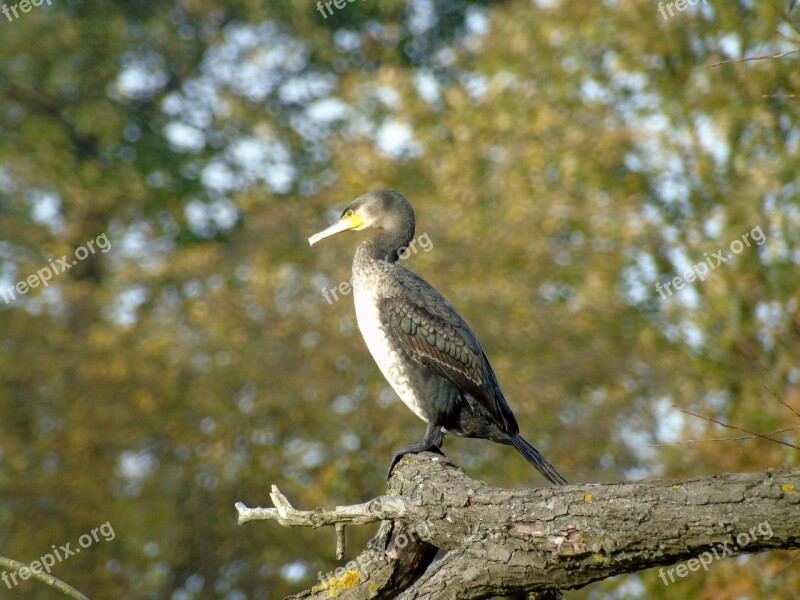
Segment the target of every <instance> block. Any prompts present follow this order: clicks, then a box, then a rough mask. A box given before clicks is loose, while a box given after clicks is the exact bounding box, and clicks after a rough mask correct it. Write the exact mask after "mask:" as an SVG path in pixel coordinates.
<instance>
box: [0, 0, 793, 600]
mask: <svg viewBox="0 0 800 600" xmlns="http://www.w3.org/2000/svg"><path fill="white" fill-rule="evenodd" d="M776 30H777V31H778V33H776ZM0 40H2V41H1V42H0V289H7V288H9V287H10V286H13V285H14V284H16V282H17V281H20V280H24V279H27V278H28V277H29V276H30V275H31V274H34V273H36V272H37V271H38V270H39V269H41V268H42V267H43V266H46V265H47V264H48V259H50V258H53V259H54V260H55V259H57V258H58V257H61V256H62V255H68V256H70V257H71V256H73V255H74V253H75V251H76V249H77V248H79V247H81V246H84V245H85V244H86V243H87V242H88V241H89V240H94V239H96V238H97V237H98V236H100V235H102V234H106V235H107V238H108V240H109V241H110V243H111V248H110V250H109V251H108V252H96V253H94V254H90V255H89V256H88V258H87V259H86V260H84V261H79V262H78V263H77V264H76V265H75V266H74V267H73V268H70V269H69V270H68V271H66V272H64V273H63V274H60V275H57V276H55V277H54V278H53V280H52V281H51V282H50V284H49V285H48V286H47V287H46V288H43V287H42V286H39V287H38V288H36V289H32V290H30V291H29V292H28V293H27V294H26V295H24V296H18V297H17V298H16V299H14V300H12V301H11V302H8V303H6V302H5V301H2V299H1V297H0V555H4V556H9V557H11V558H14V559H17V560H22V561H25V562H30V561H32V560H35V559H37V558H38V557H39V556H41V555H42V554H45V553H46V552H49V551H50V549H51V545H56V546H58V545H62V544H65V543H67V542H72V545H73V546H75V545H76V543H77V540H78V539H79V537H80V536H81V535H82V534H84V533H87V532H89V531H91V529H93V528H96V527H99V526H100V525H102V524H103V523H105V522H109V523H110V524H111V525H112V526H113V528H114V532H115V537H114V539H113V540H111V541H107V542H106V541H103V540H102V538H101V541H98V542H97V543H95V544H94V545H92V546H91V547H90V548H87V549H85V550H84V551H83V552H82V553H81V554H79V555H76V556H73V557H70V558H68V559H67V560H66V561H64V562H62V563H59V564H58V565H56V567H55V569H54V574H55V575H57V576H59V577H61V578H63V579H64V580H66V581H67V582H69V583H70V584H72V585H74V586H75V587H77V588H78V589H81V590H83V591H84V592H86V593H87V594H88V595H90V596H91V597H93V598H94V597H96V598H131V599H133V598H135V599H146V598H154V599H155V598H169V599H174V600H185V599H190V598H226V599H229V600H238V599H242V598H279V597H282V596H283V595H285V594H287V593H290V592H292V591H297V590H299V589H301V588H302V587H303V586H308V585H312V584H313V583H314V581H315V579H316V573H317V572H318V571H323V572H326V571H329V570H332V569H334V568H335V567H336V566H337V564H339V563H337V562H336V561H335V560H334V550H333V545H334V542H333V533H332V532H330V531H300V530H287V529H284V528H281V527H279V526H277V525H275V524H268V523H264V524H255V525H249V526H247V527H245V528H238V527H237V526H236V524H235V513H234V509H233V504H234V502H235V501H237V500H241V501H244V502H246V503H248V504H250V505H259V504H260V505H266V504H267V503H268V501H269V499H268V489H269V485H270V484H271V483H280V485H281V488H282V489H283V490H284V491H285V492H286V493H287V494H288V496H289V497H290V498H291V499H292V501H293V502H294V503H295V504H296V505H297V506H300V507H309V506H316V505H326V506H332V505H334V504H337V503H354V502H360V501H363V500H365V499H368V498H370V497H373V496H375V495H378V494H380V493H382V491H383V490H384V481H383V475H384V472H385V468H386V466H387V465H388V462H389V460H390V457H391V455H392V453H393V451H394V450H396V449H398V448H399V447H401V446H403V445H406V444H408V443H410V442H412V441H416V440H418V439H419V438H420V437H421V435H422V432H423V431H424V428H423V424H422V423H421V422H419V421H418V420H417V419H416V417H414V415H413V414H411V413H410V412H409V411H408V410H406V409H405V407H403V406H402V404H401V403H400V402H399V401H398V400H397V399H396V398H395V397H394V394H393V393H392V392H391V390H390V389H389V388H388V386H387V384H386V382H385V381H384V380H383V379H382V377H381V376H380V373H379V372H378V370H377V368H376V367H375V366H374V364H373V362H372V360H371V359H370V357H369V355H368V353H367V350H366V348H365V346H364V344H363V342H362V340H361V337H360V335H359V333H358V331H357V328H356V325H355V319H354V314H353V308H352V303H351V301H350V299H349V297H345V298H344V299H343V301H339V302H334V303H332V304H329V303H327V302H326V301H325V300H324V299H323V296H322V293H321V290H322V289H325V288H331V287H333V286H335V285H338V282H340V281H344V280H347V279H348V278H349V276H350V275H349V265H350V256H351V255H352V252H353V250H354V247H355V245H356V243H357V239H356V238H358V239H362V236H360V235H355V234H353V235H351V236H350V237H347V236H340V237H338V238H336V239H334V240H328V241H326V243H325V244H324V245H321V246H320V247H318V248H317V247H315V248H314V249H313V251H312V250H311V249H309V247H308V244H307V242H306V238H307V237H308V236H309V235H310V234H311V233H313V232H315V231H318V230H320V229H322V228H323V227H324V226H326V225H327V224H328V223H330V222H331V221H332V219H333V218H334V217H335V216H336V211H337V210H339V209H341V207H342V206H343V205H344V204H346V203H347V202H349V201H350V200H352V199H353V198H354V197H356V196H358V195H360V194H362V193H364V192H365V191H367V190H370V189H375V188H380V187H396V188H398V189H400V190H401V191H403V192H404V193H405V194H406V195H407V196H408V197H409V198H410V199H411V201H412V203H413V204H414V206H415V208H416V210H417V213H418V233H419V234H421V233H427V234H428V236H429V237H430V239H431V240H432V242H433V248H432V249H431V250H430V252H418V253H417V254H416V255H415V256H413V258H411V259H410V261H409V266H410V267H411V268H412V269H413V270H415V271H417V272H418V273H420V274H421V275H422V276H424V277H426V278H427V279H428V280H429V281H431V283H433V284H434V286H436V287H437V288H438V289H439V290H440V291H441V292H442V293H443V294H445V296H447V297H448V298H449V299H450V300H451V301H452V302H453V303H454V304H455V305H456V306H457V307H458V308H459V310H460V311H461V312H462V314H463V315H464V316H465V317H466V318H467V320H468V321H470V323H471V324H472V326H473V329H474V330H475V331H476V333H477V334H478V336H479V337H480V339H481V341H482V343H483V345H484V347H485V348H486V350H487V353H488V354H489V356H490V358H491V359H492V362H493V365H494V367H495V369H496V371H497V373H498V376H499V379H500V382H501V384H502V386H503V388H504V391H505V393H506V396H507V398H508V399H509V401H510V403H511V405H512V407H513V408H514V410H515V412H516V414H517V417H518V420H519V421H520V425H521V428H522V432H523V433H524V435H525V436H526V437H527V438H528V439H529V440H531V441H532V442H533V443H534V444H535V445H536V446H537V447H538V448H540V449H541V450H542V451H543V452H544V454H545V455H546V456H547V457H548V458H549V459H550V460H551V461H552V462H553V463H554V464H555V465H556V466H557V467H558V468H559V470H560V471H561V472H562V473H564V474H565V476H566V477H567V478H568V479H569V480H570V481H573V482H590V481H609V480H618V479H630V478H642V477H671V478H673V477H674V478H677V477H692V476H703V475H708V474H712V473H718V472H721V471H735V470H756V469H763V468H767V467H771V466H776V465H779V464H795V465H796V464H798V453H797V452H796V451H793V450H792V449H790V448H787V447H783V446H779V445H777V444H773V445H770V444H768V443H765V442H762V441H759V440H745V441H739V442H716V443H696V444H682V445H674V444H668V445H660V446H656V444H660V443H662V444H663V443H667V442H676V441H679V440H685V439H697V438H704V437H720V436H726V435H729V434H730V432H726V431H725V430H721V429H720V428H719V427H717V426H713V425H710V424H709V423H707V422H703V421H700V420H694V419H692V420H690V419H688V418H686V417H685V416H684V415H682V414H681V413H679V412H678V411H676V410H675V409H674V408H673V407H672V405H673V404H674V405H677V406H679V407H681V408H685V409H688V410H693V411H698V412H700V413H703V414H706V415H709V416H712V415H713V416H715V417H716V418H719V419H722V420H724V421H726V422H729V423H734V424H737V425H739V426H742V427H748V428H751V429H754V430H757V431H762V432H768V431H773V430H777V429H781V428H787V427H794V426H798V425H800V423H799V422H798V419H797V418H796V417H794V416H793V415H792V414H791V413H790V412H789V411H788V410H787V409H786V408H785V407H783V406H781V405H780V404H779V403H778V402H777V401H776V400H775V399H774V398H772V397H771V396H770V395H769V394H768V393H766V392H765V391H764V390H763V389H762V386H764V385H767V386H769V387H770V388H772V389H774V390H775V391H776V393H778V394H779V395H780V396H781V397H782V398H783V399H785V401H786V402H788V403H789V404H790V405H792V406H794V407H795V408H797V407H799V406H800V367H798V365H799V364H800V351H799V350H798V340H799V339H800V312H799V310H798V302H799V301H800V293H799V292H798V285H797V282H798V263H800V206H798V194H799V192H800V190H799V188H800V184H799V183H798V176H797V173H798V164H800V130H799V129H798V112H799V111H798V99H797V97H796V94H797V91H798V88H800V70H798V68H797V65H798V55H796V54H795V55H790V56H787V57H785V58H783V59H780V60H763V61H754V62H748V63H742V64H726V65H722V66H718V67H711V66H710V63H712V62H714V61H717V60H724V59H730V58H740V57H743V56H751V55H761V54H774V53H777V52H781V51H786V50H788V49H791V48H792V47H796V46H797V45H800V41H798V33H797V31H796V30H792V29H791V28H790V26H789V24H788V23H787V22H785V21H783V20H782V19H781V15H780V14H779V12H778V11H777V10H776V8H775V7H774V6H773V5H772V3H754V2H751V1H745V0H739V1H736V2H724V3H723V2H709V3H702V4H698V5H697V6H696V7H693V8H690V9H688V10H686V11H684V12H678V13H676V14H675V16H673V17H671V18H668V19H663V18H662V16H661V15H660V13H659V12H658V10H657V7H656V3H655V2H650V1H645V0H635V1H631V2H617V1H615V0H608V1H606V2H596V1H590V0H575V1H573V2H570V3H566V2H559V1H558V0H555V1H547V2H545V1H540V2H532V3H531V2H504V3H490V2H456V1H454V0H404V1H400V0H393V1H387V2H381V3H378V2H372V1H370V2H356V3H354V4H353V5H350V4H349V3H348V4H346V6H345V7H344V8H343V9H341V10H335V14H334V15H332V16H329V17H328V18H323V17H322V15H321V14H320V12H319V11H318V10H317V7H316V3H314V2H308V1H300V0H297V1H288V0H286V1H281V2H271V3H262V2H253V1H247V2H242V3H235V4H234V3H230V5H226V4H222V3H219V2H211V1H207V0H192V1H189V0H185V1H183V2H166V3H163V2H152V1H147V0H143V1H139V2H114V3H105V2H103V3H101V2H97V1H91V0H89V1H84V2H81V1H78V0H63V1H62V0H58V1H56V2H53V3H52V6H48V5H47V3H44V4H42V5H41V6H39V7H33V8H32V9H31V10H30V11H29V12H28V13H20V14H19V17H18V18H17V19H15V20H13V21H8V20H6V18H4V17H3V16H2V15H0ZM792 40H794V41H792ZM759 227H760V228H761V231H763V233H764V234H765V236H766V242H765V243H763V244H761V245H755V244H754V245H751V247H749V248H745V249H744V250H742V252H741V253H740V254H738V255H736V256H735V257H734V258H733V259H732V260H730V261H729V262H727V263H725V264H723V265H720V266H719V267H717V268H716V269H714V270H713V271H711V272H710V274H709V275H708V277H707V279H706V280H705V281H703V282H699V281H696V282H694V283H693V284H689V285H687V286H686V287H685V288H684V289H682V290H680V291H678V292H676V293H675V294H674V295H672V296H667V297H661V296H660V295H659V293H658V292H657V290H656V287H655V284H656V283H657V282H662V283H664V282H666V281H668V280H670V279H672V278H673V277H675V276H677V275H681V274H682V273H684V272H685V271H686V270H687V268H689V267H690V266H691V265H692V264H694V263H698V262H700V261H703V260H704V257H705V256H706V255H708V256H710V255H711V254H713V253H714V252H716V251H717V250H718V249H719V248H726V247H728V246H729V244H730V243H731V242H732V241H733V240H736V239H741V236H742V235H743V234H745V233H747V232H751V231H753V230H755V229H756V228H759ZM783 439H786V440H787V441H790V442H792V443H797V440H798V435H797V431H794V432H788V433H786V434H784V438H783ZM445 450H446V451H447V453H448V455H449V456H450V457H451V458H453V459H454V460H456V461H457V462H458V463H460V464H462V465H464V466H465V468H467V469H468V470H469V472H470V473H471V474H472V475H474V476H476V477H479V478H483V479H485V480H486V481H489V482H491V483H494V484H497V485H507V486H526V485H541V484H542V480H541V478H540V477H538V476H537V475H536V474H535V473H534V472H532V470H531V469H530V468H529V467H528V465H527V464H526V463H525V461H523V460H521V459H520V457H519V456H517V455H516V454H515V453H514V452H513V451H512V450H509V449H508V448H504V447H497V446H494V445H492V444H488V443H486V442H482V441H472V440H448V441H447V442H446V445H445ZM501 465H502V467H501V468H498V467H499V466H501ZM371 533H372V532H371V531H370V530H369V528H350V529H349V531H348V536H349V537H350V538H351V539H350V540H349V548H350V551H351V552H356V551H357V549H358V548H359V547H360V545H361V544H363V542H364V541H365V540H366V539H367V538H368V537H369V536H370V535H371ZM790 559H791V556H790V555H789V554H788V553H786V552H773V553H769V554H763V555H754V556H747V557H742V558H738V559H730V560H725V561H719V562H718V563H715V564H714V565H713V566H712V567H711V568H710V570H709V572H708V573H707V574H705V573H695V574H692V575H691V576H689V577H687V578H685V579H683V580H681V581H679V582H678V583H675V584H673V585H671V586H670V587H667V588H665V587H664V586H663V584H662V582H661V580H660V579H659V578H658V575H657V573H656V572H647V573H643V574H638V575H633V576H624V577H619V578H617V579H615V580H612V581H607V582H603V583H600V584H595V585H593V586H589V587H588V588H586V589H584V590H580V591H577V592H571V593H568V594H567V595H566V597H567V598H576V599H577V598H653V597H658V598H676V599H677V598H686V597H692V598H714V599H724V598H744V597H749V598H793V597H796V590H797V589H798V588H800V567H797V566H796V564H797V563H795V566H792V567H789V568H788V569H786V570H783V571H780V569H781V567H783V566H784V565H785V564H786V563H788V562H789V560H790ZM793 590H794V591H793ZM0 596H2V597H6V596H8V597H13V598H17V597H19V598H56V597H60V596H58V595H56V594H55V593H53V592H51V591H49V590H47V589H44V587H43V586H41V585H39V584H37V583H32V582H31V581H27V582H23V583H21V585H19V586H17V587H15V588H14V589H13V590H7V589H4V587H3V586H2V585H0Z"/></svg>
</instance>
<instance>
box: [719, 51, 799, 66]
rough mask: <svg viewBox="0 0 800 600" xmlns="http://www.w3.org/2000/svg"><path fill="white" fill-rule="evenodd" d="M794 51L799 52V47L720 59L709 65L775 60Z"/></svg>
mask: <svg viewBox="0 0 800 600" xmlns="http://www.w3.org/2000/svg"><path fill="white" fill-rule="evenodd" d="M795 52H800V48H795V49H794V50H789V51H787V52H781V53H780V54H767V55H764V56H747V57H745V58H731V59H730V60H721V61H719V62H715V63H711V64H710V65H709V66H710V67H718V66H720V65H728V64H738V63H745V62H750V61H753V60H770V59H772V60H777V59H781V58H783V57H784V56H789V55H790V54H794V53H795Z"/></svg>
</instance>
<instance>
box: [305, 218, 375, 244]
mask: <svg viewBox="0 0 800 600" xmlns="http://www.w3.org/2000/svg"><path fill="white" fill-rule="evenodd" d="M363 226H364V222H363V221H362V220H361V217H359V216H358V215H356V214H352V215H349V216H344V217H342V218H341V219H339V221H338V222H336V223H334V224H333V225H331V226H330V227H328V228H327V229H323V230H322V231H320V232H319V233H315V234H314V235H312V236H311V237H310V238H308V243H309V244H311V245H312V246H313V245H314V244H316V243H317V242H318V241H320V240H324V239H325V238H326V237H330V236H332V235H336V234H337V233H341V232H342V231H350V230H353V229H355V230H359V229H361V228H362V227H363Z"/></svg>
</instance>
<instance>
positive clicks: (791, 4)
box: [789, 0, 797, 12]
mask: <svg viewBox="0 0 800 600" xmlns="http://www.w3.org/2000/svg"><path fill="white" fill-rule="evenodd" d="M795 4H797V0H791V2H789V12H792V11H793V10H794V6H795Z"/></svg>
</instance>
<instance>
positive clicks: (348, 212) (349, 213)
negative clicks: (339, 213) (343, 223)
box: [344, 208, 355, 217]
mask: <svg viewBox="0 0 800 600" xmlns="http://www.w3.org/2000/svg"><path fill="white" fill-rule="evenodd" d="M354 214H355V213H354V212H353V209H352V208H348V209H347V212H345V213H344V216H346V217H352V216H353V215H354Z"/></svg>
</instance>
